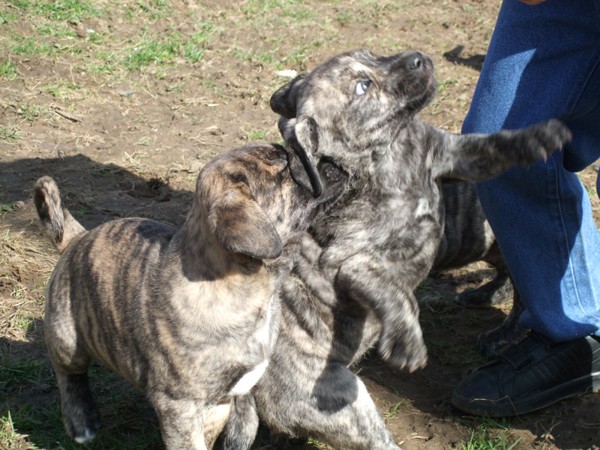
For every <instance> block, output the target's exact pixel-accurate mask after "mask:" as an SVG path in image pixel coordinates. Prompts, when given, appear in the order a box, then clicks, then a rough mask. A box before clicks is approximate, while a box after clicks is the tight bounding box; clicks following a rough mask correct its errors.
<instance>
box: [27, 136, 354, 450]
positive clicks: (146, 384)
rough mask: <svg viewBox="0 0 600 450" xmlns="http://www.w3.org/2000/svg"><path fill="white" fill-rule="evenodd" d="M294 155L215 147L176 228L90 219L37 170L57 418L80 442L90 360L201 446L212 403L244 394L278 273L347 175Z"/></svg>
mask: <svg viewBox="0 0 600 450" xmlns="http://www.w3.org/2000/svg"><path fill="white" fill-rule="evenodd" d="M298 150H299V151H301V149H298ZM299 157H300V160H299ZM299 157H297V156H296V155H295V152H293V151H289V150H288V149H284V148H283V147H280V146H276V145H250V146H246V147H243V148H240V149H237V150H232V151H230V152H227V153H225V154H223V155H221V156H219V157H217V158H215V159H213V160H212V161H210V162H209V163H207V165H206V166H205V167H204V168H203V169H202V171H201V172H200V175H199V176H198V182H197V189H196V195H195V196H194V200H193V204H192V207H191V209H190V212H189V213H188V216H187V218H186V221H185V223H184V224H183V226H182V227H181V228H179V229H174V228H173V227H171V226H169V225H166V224H162V223H159V222H155V221H153V220H147V219H138V218H127V219H121V220H114V221H111V222H107V223H105V224H103V225H100V226H99V227H96V228H94V229H92V230H90V231H86V230H85V229H84V228H83V227H82V226H81V225H80V224H79V222H77V221H76V220H75V219H74V218H73V217H72V216H71V215H70V214H69V212H68V211H67V210H66V209H63V207H62V204H61V199H60V194H59V191H58V188H57V186H56V183H55V182H54V180H53V179H52V178H50V177H43V178H40V179H39V180H38V182H37V183H36V185H35V189H34V200H35V204H36V207H37V211H38V214H39V217H40V219H41V221H42V223H43V225H44V226H45V228H46V230H47V232H48V234H49V236H50V238H51V240H52V242H53V243H54V244H55V245H56V247H57V248H58V249H59V251H60V252H61V253H62V256H61V258H60V260H59V261H58V264H57V266H56V268H55V270H54V273H53V274H52V277H51V278H50V281H49V284H48V290H47V296H46V311H45V318H44V334H45V338H46V344H47V347H48V353H49V356H50V360H51V362H52V366H53V368H54V372H55V374H56V378H57V383H58V387H59V390H60V396H61V409H62V414H63V421H64V424H65V428H66V430H67V433H68V434H69V435H70V436H71V437H73V438H74V439H75V440H76V441H77V442H79V443H85V442H88V441H90V440H92V439H93V438H94V436H95V435H96V432H97V431H98V427H99V411H98V408H97V407H96V405H95V403H94V400H93V398H92V394H91V391H90V388H89V384H88V376H87V370H88V366H89V365H90V362H91V361H92V360H95V361H97V362H100V363H102V364H103V365H104V366H106V367H108V368H109V369H111V370H113V371H114V372H116V373H119V374H120V375H122V376H123V377H124V378H126V379H127V380H129V381H130V382H131V383H132V384H134V385H135V386H137V387H138V388H139V389H140V390H142V391H143V392H144V393H145V394H146V395H147V397H148V399H149V401H150V402H151V404H152V406H153V407H154V409H155V410H156V413H157V415H158V419H159V422H160V426H161V431H162V437H163V440H164V442H165V446H166V448H167V449H170V450H176V449H194V450H203V449H206V448H207V446H206V443H205V434H206V433H207V431H208V429H214V428H217V433H218V431H220V429H219V428H218V425H217V424H216V422H218V421H219V417H217V416H218V414H219V413H222V414H224V415H225V416H224V418H223V419H221V422H222V423H224V419H226V417H227V416H226V414H228V413H229V403H230V398H232V397H235V396H236V395H242V394H245V393H247V392H248V391H249V390H250V389H251V387H252V386H253V385H254V383H256V381H257V380H258V379H259V378H260V376H261V375H262V373H263V372H264V370H265V368H266V367H267V365H268V364H269V355H270V351H271V348H272V346H273V343H274V342H275V339H276V336H277V330H278V324H279V298H278V295H277V292H278V290H279V288H280V282H281V275H282V274H287V273H288V272H289V270H290V269H291V263H292V259H293V255H294V254H296V253H297V248H298V244H299V241H300V239H301V237H302V235H303V233H304V232H305V231H306V229H307V228H308V226H309V224H310V222H311V220H313V219H314V218H315V217H316V216H317V215H318V214H319V213H320V212H321V211H322V210H323V209H325V208H326V207H327V206H328V204H330V203H331V202H333V201H334V200H335V199H336V198H337V197H338V196H339V195H340V194H341V193H342V191H343V189H344V186H345V182H346V181H347V176H346V174H344V173H343V172H342V171H341V170H339V169H338V168H336V167H335V166H333V165H331V164H328V163H322V164H319V165H318V172H317V170H316V169H315V167H313V166H310V165H309V164H308V163H309V161H308V159H307V158H306V157H305V156H304V155H302V154H301V153H299ZM302 162H303V163H304V164H302ZM303 165H304V167H303ZM304 168H306V171H305V170H304ZM315 192H316V193H317V194H320V195H319V196H317V198H315V197H314V196H313V193H315ZM219 405H223V407H220V406H219Z"/></svg>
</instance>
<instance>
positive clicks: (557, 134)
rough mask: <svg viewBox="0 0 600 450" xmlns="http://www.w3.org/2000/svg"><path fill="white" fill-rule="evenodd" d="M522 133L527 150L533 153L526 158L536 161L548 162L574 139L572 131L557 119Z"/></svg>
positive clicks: (529, 128)
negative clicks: (557, 151) (556, 152)
mask: <svg viewBox="0 0 600 450" xmlns="http://www.w3.org/2000/svg"><path fill="white" fill-rule="evenodd" d="M522 133H523V135H522V136H523V137H524V139H525V143H524V144H525V148H526V149H527V151H528V152H531V153H530V154H526V155H524V156H525V158H526V159H528V157H532V158H533V160H534V161H535V160H539V159H543V160H546V159H547V158H548V157H549V156H550V155H551V154H552V153H554V152H555V151H556V150H559V149H561V148H562V147H564V145H565V144H567V143H568V142H570V141H571V138H572V135H571V131H570V130H569V129H568V128H567V126H566V125H565V124H563V123H562V122H561V121H560V120H557V119H551V120H548V121H547V122H542V123H538V124H536V125H532V126H530V127H528V128H525V129H524V130H522ZM525 162H527V161H525ZM530 162H531V161H530Z"/></svg>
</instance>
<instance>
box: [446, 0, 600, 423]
mask: <svg viewBox="0 0 600 450" xmlns="http://www.w3.org/2000/svg"><path fill="white" fill-rule="evenodd" d="M598 92H600V1H598V0H595V1H589V0H574V1H570V2H559V1H548V2H545V3H543V4H542V5H541V6H536V7H530V6H526V5H524V4H522V3H521V2H519V1H517V0H505V1H504V3H503V5H502V8H501V11H500V14H499V17H498V22H497V25H496V29H495V31H494V34H493V37H492V41H491V43H490V48H489V51H488V54H487V57H486V60H485V63H484V67H483V69H482V73H481V76H480V80H479V83H478V86H477V89H476V92H475V95H474V98H473V102H472V105H471V109H470V111H469V114H468V116H467V118H466V119H465V123H464V126H463V132H464V133H471V132H494V131H497V130H499V129H501V128H508V129H511V128H521V127H524V126H528V125H531V124H532V123H535V122H539V121H542V120H546V119H549V118H551V117H558V118H560V119H562V120H564V121H565V122H566V123H567V125H568V126H569V127H570V128H571V130H572V131H573V141H572V143H571V144H570V145H569V146H568V148H566V149H565V150H564V151H563V152H560V153H556V154H555V155H554V156H553V157H552V158H551V159H550V160H549V161H548V162H547V163H544V164H536V165H534V166H532V167H530V168H516V169H512V170H509V171H507V172H506V173H505V174H503V175H501V176H499V177H496V178H495V179H493V180H491V181H489V182H486V183H481V184H480V185H478V186H477V190H478V194H479V196H480V199H481V203H482V205H483V207H484V211H485V212H486V215H487V217H488V219H489V221H490V224H491V225H492V228H493V230H494V233H495V234H496V238H497V240H498V243H499V246H500V248H501V250H502V253H503V255H504V257H505V259H506V262H507V265H508V267H509V270H510V272H511V275H512V277H513V280H514V283H515V287H516V289H517V290H518V292H519V294H520V295H521V297H522V299H523V303H524V306H525V309H524V312H523V314H522V316H521V322H522V324H523V325H524V326H526V327H528V328H531V329H532V330H534V331H535V332H537V333H533V334H530V335H529V337H527V338H526V339H525V340H524V341H522V342H521V343H520V344H518V345H516V346H513V347H509V348H507V349H506V350H505V351H503V352H502V353H501V354H500V355H498V358H497V359H496V360H495V361H493V362H491V363H490V364H489V365H486V366H483V367H481V368H479V369H478V370H476V371H474V372H473V373H472V374H471V375H469V376H468V377H467V378H465V379H464V380H463V381H461V382H460V383H459V384H458V385H457V386H456V388H455V390H454V393H453V396H452V400H453V403H454V404H455V406H457V407H458V408H460V409H462V410H464V411H467V412H470V413H473V414H489V415H492V416H494V415H495V416H498V415H500V416H502V415H514V414H521V413H525V412H528V411H531V410H535V409H539V408H541V407H544V406H547V405H549V404H552V403H554V402H555V401H557V400H560V399H562V398H565V397H568V396H572V395H577V394H580V393H583V392H586V391H589V390H590V389H595V388H598V387H600V339H599V338H597V337H593V336H590V335H594V334H595V335H598V334H600V235H599V234H598V229H597V228H596V225H595V224H594V220H593V217H592V211H591V207H590V202H589V197H588V195H587V192H586V191H585V189H584V187H583V185H582V184H581V182H580V181H579V179H578V178H577V176H576V175H575V174H573V173H572V172H570V171H569V170H580V169H582V168H584V167H585V166H586V165H587V164H590V163H591V162H593V161H594V160H595V159H597V158H598V157H600V96H598ZM567 169H568V170H567ZM559 342H560V344H557V343H559Z"/></svg>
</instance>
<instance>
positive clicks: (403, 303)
mask: <svg viewBox="0 0 600 450" xmlns="http://www.w3.org/2000/svg"><path fill="white" fill-rule="evenodd" d="M435 86H436V84H435V81H434V77H433V65H432V62H431V60H430V59H429V58H428V57H426V56H424V55H422V54H420V53H413V52H405V53H400V54H398V55H394V56H391V57H379V56H375V55H373V54H371V53H370V52H368V51H366V50H359V51H353V52H349V53H344V54H341V55H338V56H336V57H334V58H332V59H330V60H329V61H327V62H326V63H324V64H322V65H321V66H319V67H317V68H316V69H314V70H313V71H312V72H310V73H308V74H307V75H303V76H300V77H297V78H296V79H294V80H293V81H291V82H290V83H288V84H287V85H286V86H284V87H283V88H281V89H280V90H279V91H277V92H276V93H275V94H274V95H273V97H272V99H271V106H272V108H273V110H274V111H275V112H276V113H278V114H280V115H281V116H283V117H284V118H287V119H284V120H283V122H282V123H281V124H280V125H281V129H282V130H283V134H284V137H285V139H286V142H288V143H290V144H292V145H301V146H302V147H303V148H304V149H305V150H307V151H308V152H309V153H312V157H313V158H315V159H316V160H320V161H324V160H331V161H334V162H335V163H336V164H339V165H340V166H341V167H342V168H344V169H345V170H346V171H347V172H348V173H349V174H350V177H351V181H350V188H349V189H348V190H347V191H346V192H345V194H344V195H343V196H342V198H341V199H340V200H339V201H338V202H337V203H336V204H335V205H334V206H333V208H332V209H330V210H329V211H328V212H327V214H325V215H324V216H322V217H321V218H320V219H318V220H317V221H316V223H315V224H314V225H313V227H312V229H311V232H310V234H306V235H305V238H304V241H303V245H302V250H301V255H300V258H299V259H298V260H297V262H296V264H295V266H294V269H293V271H292V273H291V274H290V276H289V277H288V278H286V280H285V282H284V284H283V286H282V291H281V299H282V326H281V329H280V335H279V338H278V340H277V342H276V344H275V348H274V353H273V355H272V359H271V364H270V365H269V367H268V369H267V371H266V373H265V375H264V377H263V378H262V379H261V380H260V381H259V382H258V384H257V385H256V386H255V387H254V389H253V390H252V392H251V394H250V395H249V396H245V397H239V398H237V399H236V401H235V406H234V409H233V413H232V415H231V417H230V421H229V423H228V424H227V426H226V428H225V432H224V434H223V435H222V437H221V441H220V444H221V445H222V447H224V448H228V449H232V450H233V449H236V450H239V449H245V448H248V447H250V446H251V444H252V441H253V439H254V435H255V427H256V425H257V424H258V418H259V417H260V419H262V420H263V421H264V422H265V423H266V424H267V425H268V426H269V427H270V428H271V429H272V430H274V431H276V432H281V433H284V434H287V435H290V436H299V437H306V436H309V435H310V436H312V437H315V438H317V439H319V440H322V441H324V442H326V443H328V444H330V445H332V446H333V447H335V448H339V449H361V450H367V449H368V450H384V449H385V450H392V449H395V450H397V449H398V446H397V445H396V444H395V443H394V441H393V439H392V437H391V435H390V433H389V432H388V430H387V429H386V427H385V424H384V422H383V420H382V418H381V416H380V415H379V413H378V411H377V408H376V407H375V404H374V403H373V401H372V399H371V398H370V396H369V394H368V392H367V390H366V388H365V386H364V384H363V383H362V381H361V380H360V379H359V378H358V377H357V376H356V375H354V374H353V373H352V372H351V371H350V369H349V368H348V367H349V366H351V365H352V364H354V363H356V362H357V361H358V360H359V359H360V358H361V357H362V356H363V355H364V353H365V352H366V351H367V350H368V349H369V348H371V347H372V346H373V345H374V344H375V343H376V342H378V346H377V348H378V351H379V353H380V355H381V356H382V357H383V358H384V359H385V360H386V361H388V362H389V363H390V364H391V365H393V366H395V367H398V368H407V369H408V370H415V369H418V368H420V367H423V366H424V365H425V364H426V362H427V351H426V348H425V344H424V342H423V336H422V333H421V327H420V326H419V317H418V316H419V308H418V305H417V302H416V300H415V297H414V295H413V291H414V289H415V288H416V287H417V286H418V284H419V283H420V282H421V281H422V280H423V279H424V278H425V277H426V276H427V275H428V273H429V271H430V269H431V268H432V264H433V261H434V259H435V256H436V251H437V248H438V244H439V242H440V239H441V236H442V233H443V227H444V224H443V206H442V202H441V197H440V196H441V192H440V183H441V181H442V180H444V179H459V180H465V181H469V182H475V181H479V180H484V179H487V178H490V177H493V176H494V175H496V174H499V173H500V172H502V171H503V170H505V169H507V168H509V167H510V166H513V165H516V164H521V165H528V164H530V163H533V162H535V161H537V160H541V159H544V158H546V157H547V156H548V155H549V154H550V153H552V152H553V151H554V150H555V149H557V148H559V147H561V146H562V145H563V144H564V143H565V142H566V141H567V140H568V139H569V137H570V134H569V131H568V130H567V129H566V128H565V127H564V126H563V125H562V124H561V123H559V122H558V121H550V122H547V123H543V124H540V125H536V126H533V127H530V128H527V129H525V130H519V131H501V132H499V133H495V134H492V135H464V136H460V135H454V134H449V133H446V132H444V131H442V130H439V129H436V128H434V127H432V126H430V125H428V124H426V123H423V122H422V121H420V120H419V119H418V118H417V117H416V116H415V114H416V113H417V112H418V111H419V110H420V109H421V108H423V106H424V105H425V104H427V103H428V102H429V101H430V100H431V98H432V97H433V95H434V93H435V89H436V87H435ZM315 144H316V145H315Z"/></svg>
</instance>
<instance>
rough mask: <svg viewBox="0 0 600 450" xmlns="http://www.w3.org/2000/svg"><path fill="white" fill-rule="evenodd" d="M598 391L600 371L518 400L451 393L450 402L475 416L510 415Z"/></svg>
mask: <svg viewBox="0 0 600 450" xmlns="http://www.w3.org/2000/svg"><path fill="white" fill-rule="evenodd" d="M599 391H600V372H594V373H593V374H591V375H587V376H585V377H581V378H577V379H575V380H571V381H569V382H568V383H563V384H561V385H560V386H557V387H555V388H553V389H550V390H546V391H544V392H541V393H539V394H537V395H533V396H530V397H527V398H526V399H525V400H521V401H518V402H512V401H511V400H510V398H509V397H505V398H502V399H500V400H496V401H490V400H483V399H482V400H477V399H475V400H473V399H469V398H466V397H462V396H460V395H457V394H456V393H452V404H453V405H454V406H455V407H457V408H458V409H460V410H461V411H464V412H466V413H469V414H472V415H475V416H489V417H511V416H520V415H523V414H527V413H530V412H534V411H538V410H540V409H542V408H545V407H547V406H550V405H553V404H554V403H557V402H559V401H561V400H565V399H567V398H572V397H579V396H581V395H585V394H589V393H592V392H599Z"/></svg>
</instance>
